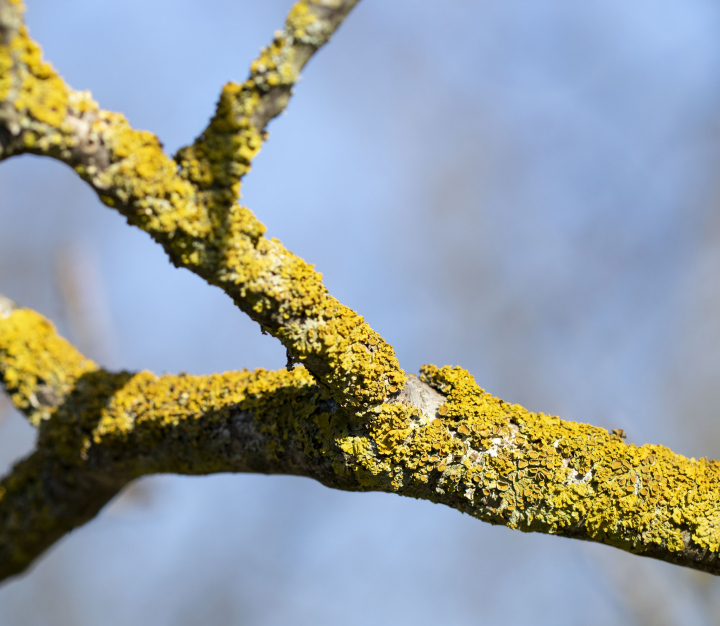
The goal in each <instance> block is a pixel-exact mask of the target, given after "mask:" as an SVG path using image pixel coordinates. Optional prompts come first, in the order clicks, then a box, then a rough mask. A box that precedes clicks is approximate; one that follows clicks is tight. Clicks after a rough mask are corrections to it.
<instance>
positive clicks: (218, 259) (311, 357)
mask: <svg viewBox="0 0 720 626" xmlns="http://www.w3.org/2000/svg"><path fill="white" fill-rule="evenodd" d="M354 4H355V2H354V1H350V0H342V1H341V0H322V1H320V0H312V1H310V0H303V1H302V2H299V3H298V4H296V5H295V7H294V8H293V10H292V11H291V13H290V16H289V18H288V22H287V26H286V30H285V31H284V33H283V35H282V36H280V37H278V38H276V40H275V42H274V43H273V44H272V45H271V46H270V47H269V48H268V49H267V50H266V51H264V52H263V53H262V55H261V56H260V58H259V59H258V61H257V62H256V63H255V64H254V65H253V70H252V75H251V78H250V79H249V80H248V82H247V83H245V84H244V85H243V86H241V87H237V88H235V87H233V88H230V87H228V88H226V90H225V92H224V95H223V96H222V98H221V102H220V104H219V108H218V114H217V115H216V116H215V118H213V121H212V122H211V124H210V126H209V127H208V130H207V131H206V132H205V133H204V135H202V136H201V138H200V139H199V140H198V142H197V143H196V144H195V145H194V146H193V147H192V148H190V149H188V150H186V151H184V152H182V153H181V156H180V157H179V158H180V160H181V161H182V162H183V164H184V165H183V168H184V169H183V168H181V170H180V172H178V164H177V163H176V162H175V161H173V160H172V159H170V158H169V157H168V156H167V155H165V154H164V153H163V151H162V149H161V146H160V144H159V142H158V140H157V138H156V137H155V136H154V135H152V134H151V133H148V132H142V131H135V130H133V129H131V128H130V127H129V125H128V123H127V120H126V119H125V118H124V117H123V116H122V115H120V114H117V113H110V112H107V111H103V110H100V109H99V108H98V106H97V104H96V103H95V102H93V100H92V99H91V98H90V96H89V94H88V93H86V92H75V91H72V90H71V89H70V88H69V87H68V86H67V85H66V84H65V82H64V81H63V80H62V78H60V77H59V76H58V75H57V74H56V72H55V71H54V70H53V69H52V67H50V66H49V65H48V64H47V63H44V62H43V61H42V58H41V54H40V49H39V47H38V46H37V44H36V43H35V42H33V41H32V40H31V39H30V38H29V36H28V34H27V31H26V30H25V28H24V26H22V25H21V24H22V22H21V17H22V13H21V5H20V4H18V3H16V2H15V1H11V0H0V32H2V33H3V35H2V40H0V160H2V159H5V158H8V157H10V156H13V155H16V154H22V153H27V152H30V153H33V154H40V155H46V156H51V157H53V158H56V159H59V160H61V161H63V162H64V163H67V164H68V165H70V166H72V167H73V168H74V169H75V171H76V172H78V174H80V176H82V178H83V179H84V180H85V181H86V182H88V184H90V185H91V186H92V188H93V189H95V191H96V192H97V193H98V195H99V197H100V199H101V200H102V201H103V202H104V203H105V204H107V205H108V206H111V207H114V208H115V209H117V210H118V211H120V212H121V213H122V214H123V215H124V216H125V217H127V219H128V222H130V223H131V224H134V225H136V226H138V227H140V228H142V229H143V230H145V231H146V232H147V233H149V234H150V235H151V236H152V237H153V238H154V239H155V240H156V241H158V242H159V243H161V244H162V245H163V247H164V248H165V251H166V252H167V253H168V255H169V256H170V259H171V260H172V262H173V263H175V265H177V266H181V267H186V268H188V269H190V270H191V271H193V272H195V273H197V274H198V275H200V276H202V277H203V278H204V279H205V280H206V281H208V282H209V283H210V284H213V285H217V286H219V287H220V288H222V289H223V290H224V291H225V292H226V293H227V294H228V295H229V296H230V297H231V298H232V299H233V300H234V301H235V303H236V304H237V305H238V306H239V307H240V308H241V309H242V310H243V311H245V312H246V313H247V314H248V315H250V317H251V318H252V319H254V320H255V321H257V322H258V323H259V324H260V325H261V327H262V328H263V329H264V330H266V331H268V332H270V333H271V334H273V335H274V336H276V337H278V338H279V339H280V340H281V341H282V342H283V344H284V345H285V347H286V348H287V349H288V352H289V353H290V355H291V356H292V357H293V358H295V359H296V360H299V361H301V362H303V363H304V364H305V365H306V366H307V368H308V369H309V370H310V371H311V372H312V373H313V374H314V375H315V376H316V377H317V379H318V381H319V382H320V383H321V384H323V385H325V386H327V388H328V389H330V390H331V393H332V394H333V396H334V397H335V398H336V399H337V400H338V402H340V404H341V405H342V406H345V407H347V408H348V409H349V410H351V411H352V412H353V413H361V414H364V413H366V412H367V411H368V410H370V409H371V408H372V407H373V406H377V405H379V404H380V403H382V402H383V401H384V400H385V399H386V398H387V397H388V396H389V395H390V394H392V393H396V392H397V391H398V387H401V386H402V384H403V382H404V380H405V375H404V373H403V371H402V370H401V369H400V367H399V364H398V362H397V359H396V358H395V354H394V351H393V350H392V348H391V347H390V346H389V345H388V344H387V343H386V342H385V341H384V340H383V339H382V337H380V336H379V335H378V334H377V333H376V332H374V331H373V330H372V329H371V328H370V327H369V326H368V325H367V324H366V323H365V322H364V320H363V318H362V317H361V316H359V315H358V314H357V313H356V312H355V311H352V310H351V309H349V308H347V307H345V306H343V305H341V304H340V303H339V302H338V301H337V300H336V299H335V298H333V297H332V296H330V295H329V294H328V292H327V289H326V288H325V286H324V285H323V284H322V277H321V275H320V274H318V273H317V272H316V271H315V270H314V269H313V267H312V266H311V265H309V264H307V263H305V261H303V260H302V259H300V258H299V257H297V256H295V255H294V254H292V253H291V252H289V251H288V250H286V249H285V248H284V247H283V246H282V244H280V242H278V241H277V240H274V239H270V240H268V239H266V238H265V237H264V236H263V233H264V230H265V229H264V227H263V226H262V224H260V222H258V221H257V219H256V218H255V217H254V216H253V215H252V213H251V212H250V211H249V210H248V209H246V208H244V207H241V206H239V205H238V204H237V202H236V193H237V181H239V178H240V176H242V174H243V173H244V172H245V171H246V165H247V164H249V160H250V159H251V158H252V154H254V152H253V151H256V150H257V149H258V148H259V146H260V138H261V137H260V135H261V134H262V132H263V129H264V126H265V124H266V123H267V122H268V121H269V119H270V118H271V117H272V116H273V115H275V114H277V113H278V112H279V111H280V110H281V109H282V106H284V102H285V97H283V98H279V99H278V97H277V96H278V94H281V93H285V92H284V91H283V90H285V91H286V92H287V93H288V94H289V90H290V88H291V86H292V83H293V82H294V81H295V80H296V79H297V76H298V72H299V70H300V68H301V67H302V66H303V65H304V63H305V62H306V61H307V59H308V58H309V56H310V55H311V54H312V53H313V52H314V51H315V50H316V49H317V48H318V47H319V46H321V45H322V44H323V43H324V42H325V41H327V39H328V38H329V37H330V35H331V34H332V32H333V31H334V30H335V28H337V26H338V25H339V24H340V22H341V21H342V19H343V17H344V16H345V15H346V14H347V13H348V12H349V10H350V9H351V8H352V6H353V5H354ZM2 42H4V43H2ZM273 64H274V65H275V67H273ZM273 77H275V78H273ZM276 80H278V81H280V83H278V85H274V84H273V83H274V82H276ZM276 87H277V88H279V89H280V91H278V90H276V89H275V88H276ZM253 137H255V139H253ZM218 146H222V149H220V148H218ZM251 146H252V147H251ZM218 150H220V152H222V154H220V152H218ZM248 150H249V152H248ZM221 157H222V158H221ZM240 163H245V164H246V165H243V166H242V167H241V166H240V165H239V164H240ZM233 164H234V165H233ZM243 168H245V169H243ZM208 172H209V173H208ZM208 176H209V178H208Z"/></svg>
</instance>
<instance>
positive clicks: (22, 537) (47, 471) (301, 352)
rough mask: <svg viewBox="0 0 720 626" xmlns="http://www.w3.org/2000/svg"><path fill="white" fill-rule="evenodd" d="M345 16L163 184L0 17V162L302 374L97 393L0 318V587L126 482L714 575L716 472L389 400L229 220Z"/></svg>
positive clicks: (405, 393) (310, 4)
mask: <svg viewBox="0 0 720 626" xmlns="http://www.w3.org/2000/svg"><path fill="white" fill-rule="evenodd" d="M353 4H354V2H344V1H343V0H322V1H320V0H304V1H303V2H299V3H298V4H296V5H295V7H294V8H293V11H292V12H291V14H290V17H289V18H288V22H287V25H286V29H285V31H284V32H283V33H282V35H279V36H277V37H276V39H275V41H274V43H273V44H272V45H271V46H270V48H268V49H267V50H265V51H264V52H263V53H262V55H261V57H260V59H258V61H257V62H256V64H255V65H254V66H253V69H252V74H251V78H250V79H249V80H248V81H247V82H246V83H245V84H244V85H242V86H240V87H237V86H232V87H226V89H225V91H224V92H223V96H222V97H221V101H220V104H219V106H218V112H217V114H216V116H215V117H214V118H213V120H212V121H211V123H210V126H209V127H208V129H207V130H206V132H205V133H204V134H203V135H202V136H201V137H200V138H199V139H198V140H197V141H196V142H195V143H194V144H193V146H191V147H189V148H187V149H185V150H183V151H181V152H180V154H179V157H178V159H179V161H180V167H179V168H178V163H176V162H175V161H173V160H172V159H170V158H169V157H167V156H166V155H165V154H164V153H163V152H162V150H161V147H160V145H159V142H158V141H157V139H156V138H155V137H154V136H153V135H151V134H150V133H146V132H140V131H135V130H132V129H131V128H130V127H129V126H128V124H127V121H126V120H125V118H124V117H122V116H121V115H119V114H116V113H110V112H107V111H102V110H100V109H99V108H98V107H97V105H96V104H95V103H94V102H93V101H92V100H91V98H90V96H89V95H88V94H86V93H79V92H74V91H72V90H70V89H69V88H68V87H67V86H66V85H65V83H64V81H63V80H62V79H61V78H60V77H59V76H58V75H57V74H56V73H55V71H54V70H53V69H52V68H51V67H50V66H49V65H47V64H46V63H44V62H43V61H42V59H41V55H40V51H39V48H38V47H37V45H36V44H35V43H34V42H33V41H32V40H31V39H30V38H29V36H28V34H27V31H26V29H25V28H24V26H23V25H22V5H21V4H20V3H19V0H0V160H1V159H4V158H8V157H10V156H13V155H15V154H20V153H23V152H31V153H34V154H43V155H47V156H51V157H54V158H57V159H60V160H61V161H63V162H65V163H68V164H69V165H71V166H72V167H74V168H75V170H76V171H77V172H78V173H79V174H80V175H81V176H82V177H83V179H84V180H86V181H87V182H88V183H89V184H90V185H91V186H92V187H93V189H95V190H96V191H97V192H98V194H99V196H100V198H101V199H102V200H103V202H105V203H106V204H108V205H109V206H113V207H115V208H116V209H117V210H119V211H120V212H121V213H122V214H123V215H125V216H126V217H127V219H128V221H129V222H130V223H132V224H134V225H136V226H139V227H140V228H142V229H143V230H145V231H146V232H148V233H149V234H151V235H152V236H153V237H154V238H155V240H156V241H158V242H160V243H161V244H162V245H163V246H164V248H165V250H166V252H167V253H168V254H169V256H170V258H171V259H172V260H173V262H174V263H175V264H176V265H178V266H183V267H187V268H188V269H191V270H192V271H194V272H196V273H197V274H199V275H200V276H202V277H203V278H205V279H206V280H207V281H208V282H209V283H211V284H214V285H218V286H220V287H221V288H223V289H224V290H225V291H226V293H228V294H229V295H230V296H231V297H232V298H233V300H234V301H235V302H236V303H237V304H238V306H239V307H240V308H241V309H242V310H243V311H246V312H247V313H248V314H249V315H250V316H251V317H252V318H253V319H254V320H256V321H258V322H259V323H260V324H261V327H262V328H263V329H265V330H268V331H269V332H272V333H273V334H274V335H275V336H276V337H278V338H279V339H280V340H281V341H282V342H283V343H284V345H285V346H286V347H287V348H288V351H289V352H290V354H291V355H292V356H293V357H295V358H297V359H298V360H300V361H301V362H303V363H304V364H305V365H306V366H307V369H305V368H303V367H300V368H296V369H295V370H294V371H291V372H288V371H285V370H281V371H278V372H268V371H264V370H258V371H256V372H247V371H243V372H234V373H233V372H231V373H226V374H222V375H216V376H206V377H193V376H163V377H159V378H158V377H155V376H154V375H153V374H150V373H148V372H140V373H137V374H132V373H128V372H120V373H115V374H113V373H110V372H107V371H105V370H101V369H98V368H97V366H96V365H95V364H93V363H92V362H91V361H89V360H87V359H85V358H84V357H83V356H82V355H81V354H80V353H79V352H77V350H75V349H74V348H73V347H72V346H70V345H69V344H68V343H67V342H65V341H64V340H62V339H60V338H59V337H57V335H56V334H55V331H54V329H53V328H52V325H51V324H50V323H49V322H47V320H45V319H44V318H42V317H41V316H39V315H38V314H37V313H34V312H32V311H27V310H25V309H18V308H17V307H16V306H15V305H13V304H12V303H10V302H9V301H8V300H6V299H0V377H1V378H2V383H3V385H4V386H5V388H6V389H7V390H8V391H9V392H10V394H11V396H12V398H13V401H14V402H15V404H16V405H17V406H18V407H20V408H21V409H22V410H23V411H24V412H25V413H26V415H28V417H29V418H30V420H31V422H32V423H34V424H36V425H37V426H39V437H38V444H37V449H36V451H35V452H34V453H33V454H32V455H31V456H30V457H29V458H28V459H26V460H25V461H22V462H21V463H19V464H18V465H16V466H15V468H14V469H13V471H12V473H11V474H10V475H9V476H7V477H6V478H5V479H4V480H3V481H2V483H0V577H5V576H9V575H12V574H14V573H17V572H20V571H22V570H23V569H24V568H25V567H27V566H28V565H29V564H30V563H31V562H32V560H33V559H34V558H35V557H37V555H39V554H40V553H41V552H42V551H43V550H44V549H46V548H47V547H48V546H49V545H51V544H52V543H53V542H54V541H56V540H57V539H58V538H59V537H61V536H62V535H63V534H64V533H66V532H68V531H69V530H71V529H72V528H75V527H77V526H78V525H80V524H82V523H84V522H85V521H87V520H88V519H90V518H91V517H92V516H93V515H95V514H96V513H97V511H99V510H100V508H101V507H102V506H103V504H104V503H105V502H107V501H108V500H109V499H110V498H111V497H112V496H113V495H114V494H115V493H117V492H118V490H119V489H121V488H122V486H123V485H125V484H127V483H128V482H129V481H131V480H133V479H134V478H136V477H138V476H142V475H145V474H153V473H158V472H173V473H181V474H206V473H212V472H220V471H233V472H264V473H285V474H297V475H303V476H309V477H312V478H315V479H316V480H319V481H320V482H322V483H323V484H326V485H328V486H331V487H336V488H340V489H348V490H354V491H367V490H376V491H386V492H394V493H398V494H401V495H406V496H411V497H415V498H422V499H426V500H430V501H433V502H439V503H443V504H446V505H448V506H451V507H453V508H456V509H458V510H460V511H463V512H466V513H469V514H470V515H473V516H475V517H477V518H478V519H481V520H483V521H487V522H490V523H492V524H503V525H505V526H507V527H509V528H517V529H520V530H523V531H531V532H544V533H550V534H558V535H563V536H567V537H575V538H579V539H584V540H590V541H597V542H601V543H606V544H609V545H613V546H616V547H619V548H622V549H625V550H628V551H631V552H634V553H637V554H642V555H645V556H651V557H654V558H658V559H662V560H665V561H669V562H672V563H678V564H681V565H686V566H688V567H693V568H696V569H700V570H703V571H707V572H711V573H713V574H719V573H720V564H719V563H718V552H719V551H720V526H719V525H720V511H719V510H718V507H717V501H718V496H720V493H719V491H720V464H719V463H718V462H717V461H707V460H706V459H700V460H695V459H687V458H685V457H682V456H680V455H676V454H673V453H672V452H671V451H670V450H668V449H667V448H664V447H662V446H652V445H645V446H641V447H636V446H634V445H626V444H625V443H624V442H623V441H622V438H621V436H620V434H619V433H617V432H613V433H612V434H611V433H608V432H607V431H605V430H603V429H600V428H595V427H592V426H588V425H585V424H578V423H573V422H564V421H561V420H560V419H559V418H557V417H549V416H546V415H543V414H541V413H531V412H529V411H527V410H525V409H523V408H522V407H520V406H518V405H511V404H507V403H505V402H503V401H502V400H500V399H498V398H494V397H493V396H491V395H490V394H487V393H485V392H484V391H483V390H482V389H480V388H479V387H478V386H477V385H476V384H475V381H474V380H473V378H472V376H470V374H468V373H467V372H466V371H465V370H462V369H460V368H442V369H438V368H436V367H434V366H425V367H424V369H423V371H422V376H421V379H418V378H415V377H411V378H409V379H407V377H406V376H405V374H404V372H403V371H402V370H401V369H400V367H399V365H398V363H397V360H396V358H395V355H394V352H393V350H392V348H391V347H390V346H389V345H387V344H386V343H385V342H384V341H383V340H382V338H380V337H379V336H378V335H377V333H375V332H374V331H372V329H370V327H369V326H368V325H367V324H365V323H364V321H363V319H362V317H360V316H358V315H357V314H356V313H355V312H354V311H351V310H350V309H348V308H347V307H343V306H342V305H341V304H339V303H338V302H337V301H336V300H335V299H334V298H332V297H331V296H330V295H329V294H328V293H327V290H326V289H325V287H324V286H323V284H322V282H321V277H320V275H319V274H318V273H316V272H315V271H314V269H313V268H312V266H310V265H308V264H306V263H305V262H304V261H303V260H302V259H300V258H298V257H296V256H294V255H293V254H292V253H290V252H288V251H287V250H285V248H283V247H282V245H281V244H280V243H279V242H277V241H276V240H268V239H266V238H265V237H264V236H263V232H264V228H263V227H262V225H261V224H260V223H259V222H258V221H257V220H256V219H255V217H254V216H253V215H252V214H251V213H250V212H249V211H248V210H247V209H245V208H243V207H240V206H239V205H238V204H237V203H236V201H235V196H236V194H237V191H238V184H239V181H240V178H241V177H242V175H243V174H244V173H245V172H246V171H247V167H248V166H249V163H250V160H251V159H252V156H253V155H254V154H255V152H256V151H257V149H258V148H259V145H260V139H262V134H263V132H264V127H265V124H267V122H268V121H269V119H271V117H272V116H273V115H276V114H277V112H279V111H280V110H281V109H282V107H284V105H285V102H286V100H287V97H288V95H289V93H290V89H291V86H292V84H293V83H294V81H295V80H296V79H297V74H298V72H299V71H300V69H301V68H302V66H303V65H304V63H305V62H306V61H307V59H308V58H309V56H310V55H311V54H312V53H313V52H314V51H315V50H316V49H317V48H318V47H319V46H321V45H322V44H323V43H324V42H325V41H327V38H328V37H329V36H330V34H331V33H332V32H333V31H334V29H335V28H336V27H337V26H338V24H339V23H340V22H341V21H342V19H343V18H344V16H345V15H346V14H347V12H348V11H349V10H350V8H351V7H352V6H353ZM273 64H274V65H273ZM288 68H289V69H288ZM273 77H275V78H273ZM276 81H278V82H277V84H275V83H276ZM220 154H224V155H225V156H226V157H227V160H223V159H220V158H219V157H218V155H220ZM316 381H317V382H316ZM403 385H404V387H403ZM401 387H402V389H400V388H401ZM358 416H360V417H361V419H358Z"/></svg>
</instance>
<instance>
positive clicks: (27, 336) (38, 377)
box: [0, 309, 97, 426]
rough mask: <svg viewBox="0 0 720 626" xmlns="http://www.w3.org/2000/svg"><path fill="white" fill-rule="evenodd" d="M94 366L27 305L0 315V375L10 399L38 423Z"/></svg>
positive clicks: (31, 419) (48, 414) (32, 420)
mask: <svg viewBox="0 0 720 626" xmlns="http://www.w3.org/2000/svg"><path fill="white" fill-rule="evenodd" d="M96 368H97V366H96V365H95V364H94V363H93V362H92V361H90V360H88V359H86V358H84V357H83V356H82V355H81V354H80V353H79V352H78V351H77V350H76V349H75V348H74V347H73V346H72V345H70V344H69V343H68V342H67V341H65V340H64V339H62V338H61V337H59V336H58V335H57V333H56V331H55V328H54V327H53V325H52V324H51V323H50V322H49V321H48V320H47V319H46V318H44V317H43V316H42V315H40V314H38V313H36V312H34V311H31V310H29V309H17V310H15V311H13V312H12V313H11V314H10V315H9V316H8V317H5V318H2V317H1V316H0V379H2V381H3V384H4V386H5V388H6V390H7V391H8V393H9V394H10V397H11V398H12V401H13V403H14V404H15V406H16V407H18V408H19V409H20V410H22V411H24V412H25V413H26V414H28V416H29V418H30V421H31V422H32V423H33V424H34V425H36V426H37V425H38V424H39V422H40V421H41V420H43V419H47V418H48V417H49V416H50V414H51V411H52V410H53V409H54V408H55V407H56V406H57V405H58V404H59V402H60V401H61V400H62V399H63V397H64V395H65V394H66V393H67V392H68V391H69V390H71V389H72V387H73V385H74V384H75V383H76V381H77V380H78V379H79V378H80V376H82V375H83V374H85V373H86V372H90V371H93V370H95V369H96Z"/></svg>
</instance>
